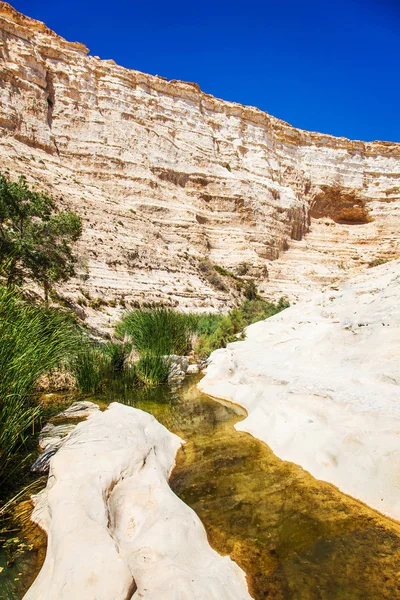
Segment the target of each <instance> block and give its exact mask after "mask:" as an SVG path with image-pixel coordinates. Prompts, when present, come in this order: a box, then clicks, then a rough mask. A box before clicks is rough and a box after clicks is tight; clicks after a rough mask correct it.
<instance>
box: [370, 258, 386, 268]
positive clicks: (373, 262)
mask: <svg viewBox="0 0 400 600" xmlns="http://www.w3.org/2000/svg"><path fill="white" fill-rule="evenodd" d="M387 262H389V259H388V258H374V260H371V262H369V263H368V267H369V268H370V269H371V268H372V267H379V265H384V264H385V263H387Z"/></svg>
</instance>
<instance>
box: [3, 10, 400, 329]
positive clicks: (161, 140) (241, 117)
mask: <svg viewBox="0 0 400 600" xmlns="http://www.w3.org/2000/svg"><path fill="white" fill-rule="evenodd" d="M0 72H1V77H0V81H1V85H0V158H1V164H2V169H5V168H8V169H9V170H10V172H11V173H12V174H13V175H17V174H20V173H21V174H24V175H25V176H26V177H27V178H28V180H29V181H32V182H36V183H39V185H40V186H41V187H43V188H45V189H47V190H48V191H51V192H52V193H53V195H54V196H55V197H56V198H58V199H59V205H60V206H62V207H70V208H73V209H75V210H76V211H77V212H78V213H79V214H80V215H81V216H82V218H83V220H84V235H83V239H82V241H81V242H80V247H79V253H80V256H81V265H80V276H79V277H77V279H76V280H74V281H72V282H71V283H70V284H68V285H67V286H64V288H63V292H64V294H66V295H67V296H69V297H70V298H72V299H75V300H76V299H77V298H78V297H79V298H80V302H81V304H82V305H83V310H84V311H85V312H86V314H87V315H89V316H90V317H91V318H92V320H94V321H96V319H95V317H96V315H97V317H98V318H99V319H100V321H101V323H102V325H106V324H107V323H108V320H109V319H111V320H112V319H113V318H114V317H115V316H116V315H117V313H118V310H117V307H118V305H119V304H121V305H122V306H123V305H124V303H125V302H126V301H138V300H143V299H145V300H146V301H156V302H157V301H160V300H165V298H166V297H167V298H168V299H169V300H170V301H171V303H172V304H180V306H181V307H182V308H185V307H192V308H193V307H194V308H197V309H201V308H203V307H207V308H212V307H214V308H221V307H224V306H226V305H227V303H228V304H229V303H231V302H232V301H233V300H234V298H235V296H237V294H238V292H237V290H236V287H235V285H234V281H233V280H231V279H230V278H229V277H225V278H224V277H223V278H222V281H221V279H220V281H219V282H218V279H217V280H216V279H215V278H214V279H212V278H210V277H207V275H206V274H205V272H204V270H203V271H202V270H201V269H199V259H201V258H204V257H207V258H208V259H209V260H210V261H211V263H213V264H217V265H221V266H223V267H225V268H227V269H230V270H232V271H235V270H236V269H239V272H240V273H242V274H244V276H245V277H253V278H257V279H258V282H259V287H260V289H261V290H262V291H264V292H265V293H266V294H267V295H269V296H275V297H276V296H279V295H282V294H287V295H288V296H289V297H290V299H293V298H296V297H303V296H304V295H305V294H307V293H308V292H312V291H313V290H315V289H316V288H319V287H321V284H327V283H331V282H332V281H333V280H334V279H336V278H338V277H342V276H343V271H344V270H350V271H352V270H357V269H359V268H360V266H362V265H363V264H365V263H366V262H371V261H373V260H375V259H376V258H377V257H384V258H390V257H397V256H399V254H400V252H399V227H400V220H399V219H398V218H396V215H397V213H398V210H399V207H400V192H399V190H400V187H399V186H400V146H399V145H397V144H391V143H384V142H374V143H363V142H356V141H349V140H347V139H344V138H335V137H332V136H328V135H321V134H318V133H310V132H306V131H301V130H299V129H295V128H294V127H291V126H290V125H288V124H286V123H284V122H282V121H280V120H278V119H276V118H274V117H272V116H269V115H268V114H266V113H263V112H262V111H260V110H258V109H256V108H253V107H246V106H242V105H239V104H235V103H232V102H224V101H222V100H218V99H216V98H214V97H212V96H210V95H208V94H205V93H203V92H202V91H201V90H200V89H199V87H198V85H196V84H194V83H184V82H181V81H167V80H165V79H163V78H162V77H158V76H151V75H146V74H143V73H140V72H138V71H132V70H127V69H125V68H123V67H120V66H118V65H116V64H115V63H114V61H112V60H100V59H99V58H98V57H95V56H88V50H87V49H86V48H85V46H83V45H82V44H79V43H71V42H67V41H66V40H64V39H62V38H61V37H59V36H58V35H56V34H55V33H54V32H52V31H50V30H49V29H48V28H47V27H46V26H45V25H44V24H43V23H40V22H38V21H34V20H32V19H30V18H28V17H25V16H23V15H21V14H20V13H18V12H17V11H15V10H14V9H13V8H12V7H11V6H9V5H8V4H6V3H3V2H0ZM99 298H101V299H102V300H103V301H104V305H103V307H102V311H103V312H102V313H101V312H100V313H98V312H94V310H93V307H96V306H97V307H98V306H99V303H98V299H99ZM96 301H97V304H96ZM85 305H86V306H85ZM91 306H92V308H91Z"/></svg>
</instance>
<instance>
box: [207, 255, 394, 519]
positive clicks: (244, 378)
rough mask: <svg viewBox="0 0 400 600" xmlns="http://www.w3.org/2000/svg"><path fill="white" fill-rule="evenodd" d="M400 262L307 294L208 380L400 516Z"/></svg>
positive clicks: (300, 459)
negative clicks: (309, 296)
mask: <svg viewBox="0 0 400 600" xmlns="http://www.w3.org/2000/svg"><path fill="white" fill-rule="evenodd" d="M399 348H400V263H399V262H398V261H394V262H392V263H388V264H387V265H382V266H380V267H376V268H371V269H369V270H368V272H367V273H366V274H364V275H362V276H358V277H357V278H356V279H354V280H350V281H349V282H348V283H346V284H345V285H343V287H341V288H340V289H339V290H338V291H336V292H334V291H329V292H326V293H324V294H321V295H319V296H318V297H317V298H316V299H314V300H313V301H310V302H304V303H299V304H297V305H296V306H293V307H291V308H289V309H287V310H285V311H283V312H282V313H280V314H278V315H276V316H274V317H272V318H270V319H268V320H266V321H262V322H259V323H256V324H254V325H251V326H250V327H249V328H248V329H247V330H246V339H245V341H243V342H236V343H233V344H229V345H228V347H227V348H226V349H223V350H217V351H216V352H214V353H213V354H212V355H211V360H210V364H209V366H208V368H207V374H206V376H205V378H204V379H202V381H201V382H200V383H199V387H200V388H201V389H202V390H203V391H205V392H207V393H209V394H212V395H214V396H217V397H220V398H224V399H227V400H231V401H233V402H236V403H238V404H240V405H242V406H243V407H245V408H246V409H247V410H248V413H249V415H248V417H247V418H246V419H245V420H244V421H242V422H241V423H240V424H238V425H237V427H238V429H241V430H244V431H248V432H250V433H252V434H253V435H254V436H255V437H257V438H259V439H261V440H264V441H265V442H266V443H267V444H268V445H269V446H270V447H271V449H272V450H273V451H274V452H275V453H276V454H277V455H278V456H279V457H280V458H282V459H284V460H289V461H292V462H295V463H297V464H299V465H301V466H302V467H303V468H305V469H306V470H307V471H309V472H310V473H311V474H312V475H314V476H315V477H317V478H319V479H322V480H325V481H329V482H331V483H334V484H335V485H337V486H338V487H339V488H340V489H341V490H343V491H344V492H346V493H348V494H350V495H351V496H353V497H355V498H358V499H360V500H362V501H364V502H365V503H367V504H369V505H370V506H372V507H373V508H376V509H378V510H380V511H381V512H384V513H386V514H388V515H390V516H392V517H394V518H396V519H400V402H399V390H400V387H399V386H400V363H399Z"/></svg>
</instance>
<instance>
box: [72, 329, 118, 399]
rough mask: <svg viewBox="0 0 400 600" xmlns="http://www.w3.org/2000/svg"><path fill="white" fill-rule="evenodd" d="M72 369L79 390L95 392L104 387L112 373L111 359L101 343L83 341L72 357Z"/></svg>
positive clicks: (87, 392)
mask: <svg viewBox="0 0 400 600" xmlns="http://www.w3.org/2000/svg"><path fill="white" fill-rule="evenodd" d="M71 371H72V373H73V375H74V377H75V379H76V383H77V386H78V388H79V391H81V392H82V393H84V394H90V393H95V392H98V391H100V390H101V389H102V387H103V386H104V384H105V382H106V380H107V378H108V377H109V375H110V372H111V360H110V357H109V356H107V355H106V354H105V352H104V351H103V349H102V348H101V347H100V345H99V344H95V343H93V342H91V341H89V340H87V341H82V342H81V343H80V345H79V348H78V349H77V351H76V353H75V355H74V356H73V358H72V361H71Z"/></svg>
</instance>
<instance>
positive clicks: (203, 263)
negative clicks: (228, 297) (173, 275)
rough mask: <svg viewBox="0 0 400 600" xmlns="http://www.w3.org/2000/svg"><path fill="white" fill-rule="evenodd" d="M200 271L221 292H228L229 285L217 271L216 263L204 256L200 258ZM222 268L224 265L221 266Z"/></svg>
mask: <svg viewBox="0 0 400 600" xmlns="http://www.w3.org/2000/svg"><path fill="white" fill-rule="evenodd" d="M198 266H199V271H200V272H201V273H202V275H203V276H204V277H205V278H206V279H207V281H208V283H210V284H211V285H212V286H213V287H215V288H216V289H217V290H220V291H221V292H226V291H227V287H226V285H225V283H224V282H223V280H222V279H221V277H220V276H219V275H218V273H217V272H216V269H215V268H214V265H213V264H212V263H211V262H210V261H209V260H208V259H207V258H202V259H201V260H199V265H198ZM220 269H222V267H220Z"/></svg>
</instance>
